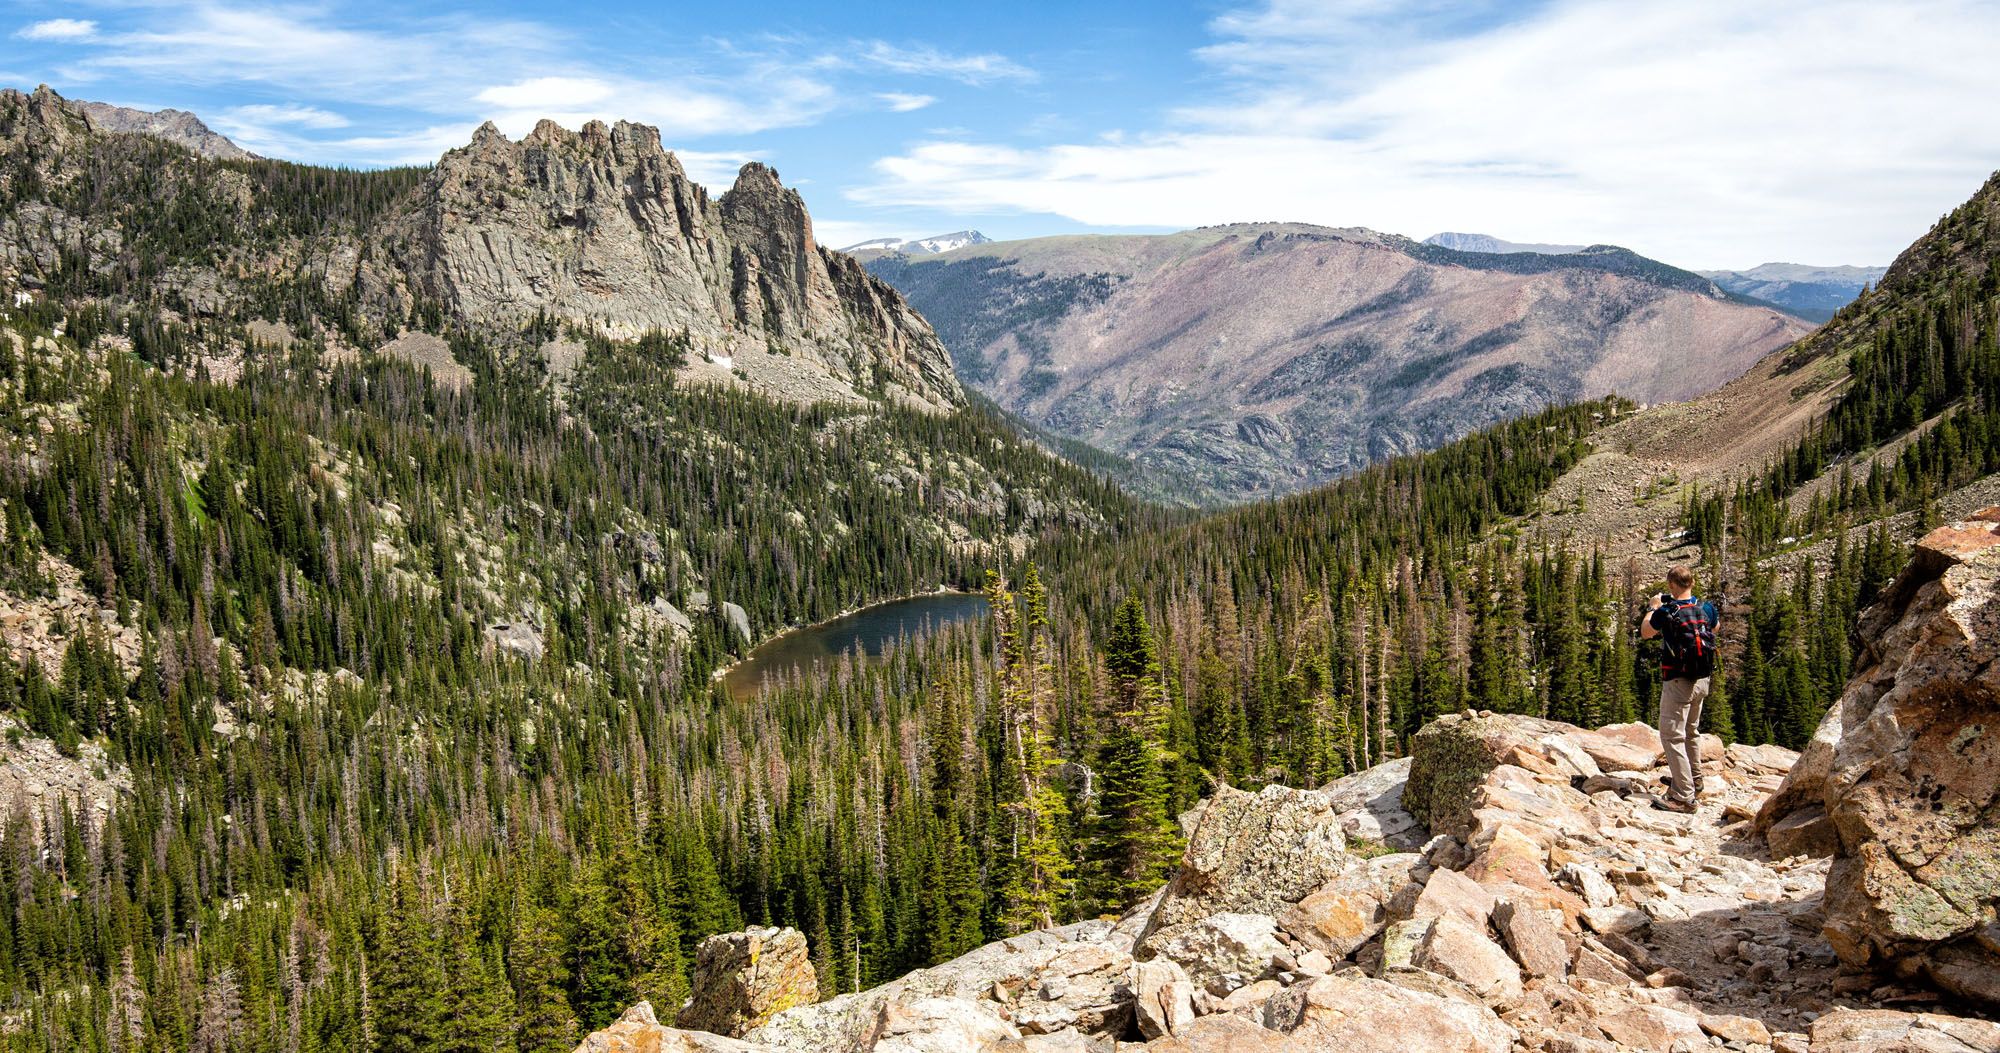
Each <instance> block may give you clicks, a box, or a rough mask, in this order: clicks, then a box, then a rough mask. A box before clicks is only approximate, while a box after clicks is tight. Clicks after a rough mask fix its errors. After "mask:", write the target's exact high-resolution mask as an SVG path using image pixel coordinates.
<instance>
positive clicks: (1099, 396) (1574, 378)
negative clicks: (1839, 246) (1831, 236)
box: [868, 223, 1811, 500]
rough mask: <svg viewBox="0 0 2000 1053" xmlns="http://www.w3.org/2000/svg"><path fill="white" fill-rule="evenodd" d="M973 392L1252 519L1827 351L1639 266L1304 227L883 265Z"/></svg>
mask: <svg viewBox="0 0 2000 1053" xmlns="http://www.w3.org/2000/svg"><path fill="white" fill-rule="evenodd" d="M868 267H869V269H870V270H871V271H873V272H874V273H875V274H876V275H877V276H879V277H882V278H884V279H886V280H887V281H888V282H889V283H890V284H892V285H895V286H896V287H897V288H898V289H900V290H901V291H902V292H903V294H904V295H905V296H906V297H907V298H908V299H909V301H910V303H911V304H912V305H913V306H915V307H916V308H917V309H918V310H919V311H921V312H922V313H923V314H924V316H925V317H926V318H928V319H930V321H931V323H932V324H933V325H934V326H935V327H936V328H937V330H938V333H939V335H940V336H942V337H943V338H944V341H945V346H946V348H947V349H948V350H949V351H950V352H951V355H952V359H953V364H954V366H955V368H956V370H957V372H958V375H959V377H960V379H961V381H962V382H963V383H966V384H969V385H971V386H973V387H976V388H977V389H978V390H979V391H980V392H982V393H984V394H985V395H987V396H988V397H990V398H992V399H994V400H995V401H996V402H998V403H999V404H1000V405H1001V406H1002V407H1004V408H1006V409H1007V410H1009V411H1011V412H1013V413H1015V414H1017V415H1019V416H1021V417H1022V418H1024V419H1026V420H1028V421H1029V422H1031V423H1033V424H1035V425H1036V426H1038V427H1041V428H1045V429H1047V430H1049V431H1051V432H1054V433H1056V434H1058V435H1062V436H1065V437H1067V438H1071V439H1075V440H1079V441H1081V442H1085V443H1088V444H1091V445H1093V446H1097V447H1099V448H1101V449H1104V450H1107V451H1109V452H1112V453H1115V454H1120V455H1124V456H1128V457H1131V458H1134V459H1136V460H1137V461H1138V462H1139V463H1140V464H1141V465H1142V466H1144V467H1146V468H1148V469H1150V470H1154V471H1161V472H1167V473H1171V474H1174V475H1175V476H1177V477H1179V478H1181V479H1186V480H1191V481H1193V482H1194V483H1195V484H1196V485H1198V486H1200V487H1202V488H1203V489H1204V490H1205V493H1206V496H1208V497H1211V498H1215V499H1222V500H1241V499H1249V498H1256V497H1261V496H1266V495H1272V494H1280V493H1287V492H1291V491H1295V490H1299V489H1304V488H1306V487H1309V486H1313V485H1316V484H1318V483H1321V482H1324V481H1326V480H1328V479H1332V478H1335V477H1337V476H1340V475H1342V474H1345V473H1347V472H1350V471H1353V470H1355V469H1356V468H1359V467H1361V466H1363V465H1366V464H1368V463H1369V462H1371V461H1374V460H1377V459H1380V458H1382V457H1385V456H1392V455H1396V454H1401V453H1407V452H1411V451H1415V450H1420V449H1426V448H1429V447H1433V446H1436V445H1438V444H1440V443H1443V442H1446V441H1449V440H1451V439H1454V438H1457V437H1458V436H1461V435H1464V434H1466V433H1467V432H1470V431H1472V430H1475V429H1477V428H1480V427H1483V426H1485V425H1487V424H1490V423H1493V422H1494V421H1498V420H1502V419H1505V418H1508V417H1514V416H1518V415H1520V414H1522V413H1526V412H1531V411H1534V410H1538V409H1541V408H1542V407H1545V406H1549V405H1555V404H1559V403H1564V402H1570V401H1574V400H1577V399H1582V398H1591V397H1595V396H1598V395H1602V394H1605V393H1608V392H1616V393H1618V394H1622V395H1625V396H1627V397H1629V398H1633V399H1636V400H1639V401H1641V402H1660V401H1666V400H1673V399H1684V398H1689V397H1692V396H1695V395H1699V394H1701V393H1703V392H1706V391H1709V390H1711V389H1713V388H1715V387H1716V386H1718V385H1720V384H1722V383H1723V382H1725V381H1727V380H1729V379H1731V378H1733V377H1735V376H1737V375H1738V374H1740V373H1742V372H1743V370H1744V369H1746V368H1748V366H1749V365H1750V364H1751V363H1753V362H1755V361H1756V360H1757V359H1758V358H1760V357H1762V356H1763V355H1765V354H1766V353H1768V352H1770V351H1772V350H1775V349H1776V348H1779V347H1782V346H1784V345H1785V344H1788V343H1790V342H1791V341H1792V340H1794V339H1796V338H1798V337H1799V336H1800V335H1802V334H1804V333H1805V332H1807V331H1809V330H1810V328H1811V327H1810V326H1809V325H1807V324H1806V323H1805V322H1803V321H1801V320H1799V319H1798V318H1796V317H1793V316H1792V315H1790V314H1786V313H1784V312H1782V311H1779V310H1776V309H1774V308H1772V307H1771V306H1770V305H1768V304H1762V303H1756V302H1752V301H1749V300H1745V299H1743V298H1741V297H1738V296H1735V295H1732V294H1730V293H1729V292H1727V291H1726V290H1725V289H1723V288H1722V287H1720V286H1719V285H1718V284H1717V283H1715V282H1714V281H1711V280H1710V279H1708V278H1705V277H1703V276H1701V275H1699V274H1695V273H1693V272H1691V271H1685V270H1681V269H1680V268H1677V267H1671V266H1668V265H1667V264H1664V263H1660V262H1659V261H1657V260H1650V259H1647V258H1645V257H1643V256H1640V255H1637V254H1636V253H1633V252H1631V251H1629V250H1626V249H1621V248H1616V247H1612V246H1590V247H1587V248H1584V249H1581V250H1579V251H1576V252H1571V253H1566V254H1560V255H1557V254H1542V253H1531V252H1524V253H1515V254H1505V255H1503V254H1492V253H1481V252H1466V251H1461V250H1457V249H1453V248H1449V247H1446V246H1443V245H1439V244H1427V243H1423V242H1417V241H1412V240H1411V239H1409V238H1404V237H1400V236H1397V235H1392V234H1379V233H1376V232H1374V231H1369V230H1364V229H1358V228H1350V229H1334V228H1329V227H1319V226H1313V225H1309V224H1302V223H1279V224H1269V223H1263V224H1233V225H1228V226H1219V227H1204V228H1201V229H1198V230H1188V231H1182V232H1180V233H1177V234H1160V235H1071V236H1061V237H1048V238H1035V239H1031V240H1027V241H1013V242H993V243H987V244H980V245H973V246H968V247H965V248H961V249H956V250H953V251H949V252H944V253H933V254H925V255H916V254H908V253H899V254H885V255H879V256H876V257H874V258H873V259H871V260H869V261H868Z"/></svg>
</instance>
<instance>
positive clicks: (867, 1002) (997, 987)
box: [745, 921, 1133, 1053]
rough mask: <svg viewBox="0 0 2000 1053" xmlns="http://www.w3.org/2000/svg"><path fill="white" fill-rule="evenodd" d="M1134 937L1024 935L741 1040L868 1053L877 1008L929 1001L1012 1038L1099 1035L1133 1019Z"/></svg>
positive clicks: (792, 1052)
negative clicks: (958, 1003)
mask: <svg viewBox="0 0 2000 1053" xmlns="http://www.w3.org/2000/svg"><path fill="white" fill-rule="evenodd" d="M1130 941H1131V935H1130V933H1129V932H1127V931H1125V930H1123V929H1122V928H1121V927H1119V926H1114V925H1112V924H1111V923H1109V922H1105V921H1086V922H1079V923H1077V924H1075V925H1069V926H1065V927H1063V928H1059V929H1041V930H1035V931H1032V932H1024V933H1021V934H1020V935H1018V936H1010V937H1008V938H1007V939H1004V940H998V941H995V942H993V943H989V944H986V945H985V946H983V947H979V948H976V949H974V950H971V951H968V952H966V953H965V954H963V955H960V956H959V957H957V958H954V959H952V960H951V961H948V962H945V963H944V964H942V965H934V966H932V967H930V968H928V969H918V970H916V971H915V972H912V973H908V974H905V975H904V976H902V977H899V978H897V979H895V980H891V981H890V982H888V983H886V984H883V985H882V986H880V987H876V988H872V989H870V990H867V991H862V992H860V993H858V994H846V995H840V996H838V997H834V998H829V999H827V1000H826V1001H824V1002H817V1003H814V1004H812V1005H806V1006H800V1007H798V1008H796V1009H792V1010H789V1011H787V1012H783V1013H779V1014H777V1015H776V1016H774V1017H772V1018H771V1019H770V1021H769V1022H768V1023H766V1024H764V1026H762V1027H760V1028H758V1029H757V1030H755V1031H753V1032H751V1033H749V1034H748V1035H746V1036H745V1037H746V1038H748V1039H749V1040H750V1041H752V1042H756V1043H758V1044H760V1045H763V1046H768V1047H771V1048H773V1049H778V1050H784V1051H786V1053H819V1051H821V1050H846V1049H855V1048H860V1049H865V1048H867V1047H866V1046H865V1045H863V1043H864V1042H865V1041H866V1040H867V1036H868V1035H869V1034H870V1033H871V1032H872V1031H873V1030H875V1028H876V1026H877V1024H878V1023H879V1021H880V1019H881V1014H882V1012H883V1006H884V1005H887V1004H889V1003H892V1002H900V1003H913V1002H917V1001H921V1000H923V999H926V998H945V999H958V1000H963V1001H969V1002H972V1003H974V1004H977V1005H980V1006H981V1007H982V1008H984V1009H987V1010H990V1011H991V1012H993V1013H994V1014H996V1015H997V1016H1000V1017H1003V1018H1010V1019H1013V1020H1014V1021H1015V1022H1016V1023H1017V1024H1019V1025H1020V1026H1019V1030H1020V1031H1023V1032H1027V1033H1028V1037H1033V1035H1034V1034H1035V1033H1036V1032H1044V1033H1053V1032H1057V1031H1063V1030H1068V1029H1077V1030H1083V1031H1089V1032H1092V1033H1103V1032H1106V1031H1110V1032H1116V1031H1119V1030H1121V1029H1122V1028H1123V1027H1124V1026H1125V1024H1126V1023H1127V1022H1128V1021H1129V1020H1130V1019H1131V1012H1132V1008H1133V997H1132V984H1131V976H1132V956H1131V954H1130V948H1131V946H1132V944H1131V942H1130Z"/></svg>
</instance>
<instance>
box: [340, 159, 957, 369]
mask: <svg viewBox="0 0 2000 1053" xmlns="http://www.w3.org/2000/svg"><path fill="white" fill-rule="evenodd" d="M373 241H374V245H375V246H376V247H378V248H379V250H380V257H381V258H382V259H383V260H384V261H385V264H386V265H385V266H382V267H375V268H364V270H363V273H362V275H361V281H362V282H363V284H364V287H365V288H367V289H368V290H369V292H370V294H371V297H373V298H381V297H385V296H386V297H388V298H390V299H392V300H403V301H409V300H412V299H416V298H421V299H428V300H431V301H434V302H437V303H440V304H442V305H443V306H444V307H445V308H446V309H447V310H448V311H449V312H450V313H451V314H452V315H453V316H456V317H459V318H464V319H468V320H471V321H474V322H481V323H489V324H497V325H504V324H519V323H521V322H524V321H526V320H527V319H529V318H531V317H533V316H534V315H535V314H537V313H546V314H549V315H553V316H555V317H558V318H562V319H566V320H571V321H575V322H579V323H581V324H583V325H585V326H587V327H590V328H593V329H596V330H599V331H602V332H606V333H609V334H612V335H616V336H622V337H634V336H638V335H639V334H641V333H643V332H645V331H647V330H660V331H664V332H667V333H670V334H673V333H686V334H687V335H688V337H689V338H690V340H691V341H692V343H693V346H694V349H695V351H696V353H697V354H699V355H700V356H702V357H704V358H706V359H707V360H709V361H710V362H715V363H717V364H720V365H723V366H724V368H734V369H736V370H740V371H741V372H742V374H743V375H744V376H746V377H748V378H749V379H750V380H751V381H752V382H753V383H756V384H760V385H762V386H765V387H768V388H773V389H776V390H778V391H779V392H781V393H785V394H791V395H794V396H797V397H800V398H810V397H813V396H814V395H815V394H819V395H850V396H851V395H891V396H896V397H900V398H904V399H907V400H910V401H915V402H919V403H925V404H930V405H939V406H942V405H951V404H955V403H956V402H958V401H959V398H960V396H959V392H958V388H957V384H956V382H955V380H954V379H953V378H952V375H951V369H950V363H949V360H948V359H947V358H946V356H945V353H944V349H943V346H942V345H941V344H940V343H939V342H938V340H937V337H936V335H935V334H934V333H932V332H931V329H930V326H929V325H928V324H927V323H925V322H924V320H923V319H922V318H921V317H919V316H918V315H917V314H916V312H915V311H913V310H911V309H910V307H909V306H908V305H907V304H906V303H904V302H903V299H902V297H901V296H900V295H898V294H897V293H896V292H895V291H894V290H893V289H890V288H889V287H888V286H886V285H884V284H883V283H881V282H879V281H876V280H874V279H873V278H871V277H870V276H869V275H868V274H867V273H866V272H864V271H863V270H862V269H861V267H860V265H859V264H857V263H855V262H854V261H853V260H852V259H850V258H849V257H846V256H843V255H841V254H840V253H837V252H833V251H830V250H828V249H826V248H824V247H822V246H820V245H819V244H817V243H816V242H815V241H814V239H813V231H812V218H811V217H810V216H809V215H808V214H807V213H806V207H805V202H804V201H803V200H802V199H801V198H800V197H799V194H798V192H797V191H796V190H791V189H787V188H786V187H785V186H784V185H783V184H781V183H780V182H779V181H778V174H777V173H776V172H775V171H773V170H771V169H770V168H767V167H765V166H764V165H761V164H756V163H752V164H748V165H745V166H744V167H743V170H742V172H741V174H740V175H739V176H738V177H737V180H736V185H735V186H734V187H732V188H731V189H730V190H729V191H728V192H727V193H725V194H723V195H722V196H721V197H720V198H719V199H711V198H710V197H709V196H708V192H707V191H706V190H705V189H704V188H703V187H702V186H701V185H700V184H698V183H695V182H694V181H693V180H691V179H689V178H688V177H687V173H686V172H685V171H684V170H683V169H682V168H681V164H680V161H679V160H678V159H677V158H675V157H674V155H673V154H671V153H669V152H668V151H667V150H665V149H664V148H663V147H662V146H661V144H660V137H659V132H658V131H657V130H656V129H653V128H650V127H647V126H645V125H638V124H629V123H626V122H623V121H621V122H619V123H617V124H615V125H610V126H607V125H605V124H602V123H600V122H595V121H593V122H591V123H590V124H587V125H585V126H584V127H583V128H582V129H581V130H580V131H575V132H572V131H568V130H566V129H564V128H561V127H559V126H557V125H556V124H554V123H553V122H550V121H543V122H542V123H541V124H539V125H537V126H536V127H535V130H534V131H533V132H531V133H529V134H528V135H527V136H526V137H524V138H523V139H521V140H520V141H518V142H515V141H510V140H508V139H507V138H506V136H504V135H502V134H501V133H500V132H499V131H498V130H497V129H496V128H494V127H493V126H492V125H491V124H487V125H484V126H482V127H481V128H480V129H479V130H478V131H477V132H476V133H474V136H473V140H472V142H471V144H469V145H467V146H465V147H462V148H460V149H457V150H453V151H451V152H450V153H447V154H446V155H445V156H444V157H443V158H442V159H441V160H440V161H439V162H438V164H437V167H436V168H435V169H434V170H433V171H432V173H431V175H430V177H429V178H428V179H427V180H425V182H424V184H423V186H422V187H421V188H420V189H419V191H418V193H417V195H416V199H415V201H414V207H413V208H412V209H411V210H410V211H408V212H407V213H406V214H404V215H402V216H400V217H397V218H396V219H395V220H394V221H393V222H391V223H390V224H388V225H387V226H386V227H385V229H383V230H382V231H380V232H378V234H377V235H376V236H375V238H374V239H373Z"/></svg>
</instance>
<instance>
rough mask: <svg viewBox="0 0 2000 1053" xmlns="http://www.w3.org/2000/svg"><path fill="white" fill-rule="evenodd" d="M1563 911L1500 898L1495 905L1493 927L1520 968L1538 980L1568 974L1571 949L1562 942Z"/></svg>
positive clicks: (1561, 976) (1557, 978)
mask: <svg viewBox="0 0 2000 1053" xmlns="http://www.w3.org/2000/svg"><path fill="white" fill-rule="evenodd" d="M1560 918H1561V915H1560V913H1557V912H1552V911H1547V910H1543V909H1541V908H1539V907H1535V906H1533V905H1531V904H1526V903H1519V902H1516V901H1514V900H1501V901H1500V902H1499V903H1497V904H1495V905H1494V907H1493V927H1494V928H1495V929H1498V930H1499V931H1500V935H1501V936H1502V937H1503V938H1505V940H1506V941H1507V949H1508V950H1509V951H1511V952H1513V955H1514V960H1515V961H1517V962H1520V963H1521V970H1522V971H1523V972H1525V973H1527V974H1528V975H1529V976H1530V977H1533V978H1535V979H1556V980H1560V979H1563V978H1564V977H1566V976H1568V975H1569V948H1568V947H1567V946H1566V945H1565V944H1564V943H1563V939H1562V923H1561V921H1560V920H1559V919H1560Z"/></svg>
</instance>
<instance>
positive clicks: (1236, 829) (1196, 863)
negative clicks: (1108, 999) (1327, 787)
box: [1138, 786, 1354, 959]
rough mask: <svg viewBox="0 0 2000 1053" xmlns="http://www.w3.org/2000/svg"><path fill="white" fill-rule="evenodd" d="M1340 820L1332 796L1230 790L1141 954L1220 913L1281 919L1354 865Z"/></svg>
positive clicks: (1159, 910)
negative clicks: (1288, 907)
mask: <svg viewBox="0 0 2000 1053" xmlns="http://www.w3.org/2000/svg"><path fill="white" fill-rule="evenodd" d="M1353 858H1354V857H1352V856H1350V855H1349V854H1348V853H1347V839H1346V837H1345V836H1344V835H1342V833H1341V829H1340V816H1339V813H1338V812H1337V811H1336V810H1335V809H1334V807H1333V803H1332V802H1331V801H1329V800H1328V799H1327V798H1326V796H1325V795H1323V794H1320V793H1316V792H1314V791H1311V790H1294V789H1290V788H1288V787H1284V786H1266V787H1265V788H1264V789H1263V790H1261V791H1259V792H1257V793H1247V792H1245V791H1243V790H1238V789H1234V788H1232V787H1228V786H1224V787H1221V788H1220V789H1218V790H1217V791H1216V792H1215V796H1213V797H1211V798H1210V799H1209V801H1208V803H1207V804H1206V805H1204V806H1203V807H1202V809H1201V814H1200V816H1199V817H1198V818H1197V819H1196V820H1195V827H1194V831H1193V833H1192V834H1191V835H1190V836H1189V837H1188V845H1187V851H1186V853H1185V854H1184V855H1183V856H1182V858H1181V867H1180V870H1179V871H1177V872H1176V873H1175V874H1174V877H1173V880H1172V881H1170V882H1168V884H1167V888H1166V892H1165V894H1164V895H1162V896H1161V898H1160V903H1159V906H1157V907H1155V908H1154V910H1153V913H1152V916H1151V917H1150V918H1149V919H1148V920H1147V922H1146V928H1145V931H1144V932H1143V933H1142V934H1141V936H1140V939H1139V947H1138V956H1139V957H1140V958H1141V959H1145V958H1150V957H1152V956H1153V948H1155V947H1156V946H1158V945H1159V944H1160V943H1161V942H1162V941H1164V940H1169V939H1172V938H1173V937H1174V936H1175V935H1177V934H1179V933H1180V932H1181V931H1183V930H1184V929H1186V928H1188V927H1190V926H1192V925H1194V924H1196V923H1198V922H1200V921H1201V920H1202V919H1204V918H1207V917H1209V916H1211V915H1215V914H1224V913H1254V914H1270V915H1275V914H1277V913H1278V912H1279V911H1280V910H1282V909H1283V908H1284V907H1285V906H1286V905H1288V904H1292V903H1297V902H1298V901H1299V900H1302V899H1304V898H1305V897H1306V896H1307V895H1308V894H1310V893H1311V892H1313V891H1314V890H1316V889H1319V888H1320V887H1322V886H1324V885H1325V884H1326V883H1327V882H1328V881H1330V880H1332V879H1333V877H1334V876H1335V875H1337V874H1339V873H1340V872H1341V871H1343V870H1345V869H1347V867H1348V865H1349V864H1350V863H1352V862H1353Z"/></svg>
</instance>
